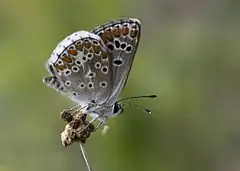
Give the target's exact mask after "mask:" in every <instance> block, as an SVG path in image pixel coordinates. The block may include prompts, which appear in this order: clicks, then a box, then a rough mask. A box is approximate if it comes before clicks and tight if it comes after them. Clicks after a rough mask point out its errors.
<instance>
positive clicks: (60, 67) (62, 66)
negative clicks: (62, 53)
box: [54, 64, 67, 71]
mask: <svg viewBox="0 0 240 171" xmlns="http://www.w3.org/2000/svg"><path fill="white" fill-rule="evenodd" d="M54 67H55V68H56V70H60V71H62V70H64V69H66V68H67V66H66V65H64V64H63V65H59V64H54Z"/></svg>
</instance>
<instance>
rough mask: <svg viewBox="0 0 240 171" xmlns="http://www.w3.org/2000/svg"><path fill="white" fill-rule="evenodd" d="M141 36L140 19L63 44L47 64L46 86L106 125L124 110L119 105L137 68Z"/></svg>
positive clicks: (122, 21)
mask: <svg viewBox="0 0 240 171" xmlns="http://www.w3.org/2000/svg"><path fill="white" fill-rule="evenodd" d="M140 35H141V23H140V21H139V20H138V19H134V18H127V19H120V20H114V21H110V22H108V23H105V24H103V25H100V26H98V27H96V28H95V29H93V30H92V31H78V32H74V33H72V34H71V35H69V36H68V37H66V38H65V39H64V40H62V41H61V42H60V43H59V44H58V45H57V47H56V48H55V49H54V50H53V52H52V54H51V56H50V58H49V59H48V61H47V62H46V68H47V70H48V72H49V73H50V76H47V77H45V78H44V79H43V82H44V83H45V84H46V85H47V86H49V87H52V88H54V89H55V90H57V91H59V92H61V93H62V94H64V95H66V96H68V97H69V98H70V99H71V100H73V101H74V102H76V103H77V104H78V106H77V107H75V109H76V108H78V109H79V110H80V111H81V112H82V113H86V114H88V115H90V116H91V117H92V118H93V119H92V121H91V122H90V123H92V122H93V121H95V120H98V121H99V122H100V124H99V126H100V125H101V126H102V125H105V123H106V120H107V118H109V117H113V116H117V115H119V114H120V113H121V112H122V111H123V106H122V105H121V104H120V103H119V102H118V101H117V100H118V98H119V96H120V93H121V92H122V91H123V89H124V87H125V85H126V83H127V80H128V77H129V73H130V70H131V67H132V65H133V61H134V58H135V54H136V52H137V48H138V44H139V41H140Z"/></svg>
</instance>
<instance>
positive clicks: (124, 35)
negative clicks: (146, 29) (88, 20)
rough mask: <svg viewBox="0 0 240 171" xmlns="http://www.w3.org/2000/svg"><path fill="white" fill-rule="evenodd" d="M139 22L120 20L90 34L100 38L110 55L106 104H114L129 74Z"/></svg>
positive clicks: (138, 33) (137, 41) (130, 19)
mask: <svg viewBox="0 0 240 171" xmlns="http://www.w3.org/2000/svg"><path fill="white" fill-rule="evenodd" d="M140 31H141V27H140V21H139V20H137V19H132V18H129V19H121V20H116V21H112V22H108V23H106V24H104V25H101V26H98V27H97V28H95V29H94V30H93V31H92V33H94V34H96V35H98V36H100V37H101V39H102V41H103V42H104V43H105V44H106V46H107V48H108V49H109V52H110V53H111V56H112V60H111V62H112V63H111V65H112V72H111V74H112V76H111V78H112V80H113V89H112V92H111V96H110V97H109V99H108V102H107V103H108V104H114V103H115V102H116V100H117V98H118V97H119V95H120V93H121V91H122V90H123V88H124V86H125V84H126V82H127V79H128V75H129V73H130V70H131V67H132V64H133V61H134V57H135V54H136V51H137V47H138V44H139V40H140Z"/></svg>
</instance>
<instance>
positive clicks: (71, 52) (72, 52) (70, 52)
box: [68, 49, 77, 56]
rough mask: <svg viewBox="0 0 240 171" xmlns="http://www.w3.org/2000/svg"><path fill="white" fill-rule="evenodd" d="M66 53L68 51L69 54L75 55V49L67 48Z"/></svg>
mask: <svg viewBox="0 0 240 171" xmlns="http://www.w3.org/2000/svg"><path fill="white" fill-rule="evenodd" d="M68 53H69V54H70V55H74V56H76V55H77V51H76V50H75V49H69V50H68Z"/></svg>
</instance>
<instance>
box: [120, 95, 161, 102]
mask: <svg viewBox="0 0 240 171" xmlns="http://www.w3.org/2000/svg"><path fill="white" fill-rule="evenodd" d="M156 97H157V95H148V96H133V97H126V98H123V99H121V100H119V101H118V102H121V101H125V100H130V99H140V98H156Z"/></svg>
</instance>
